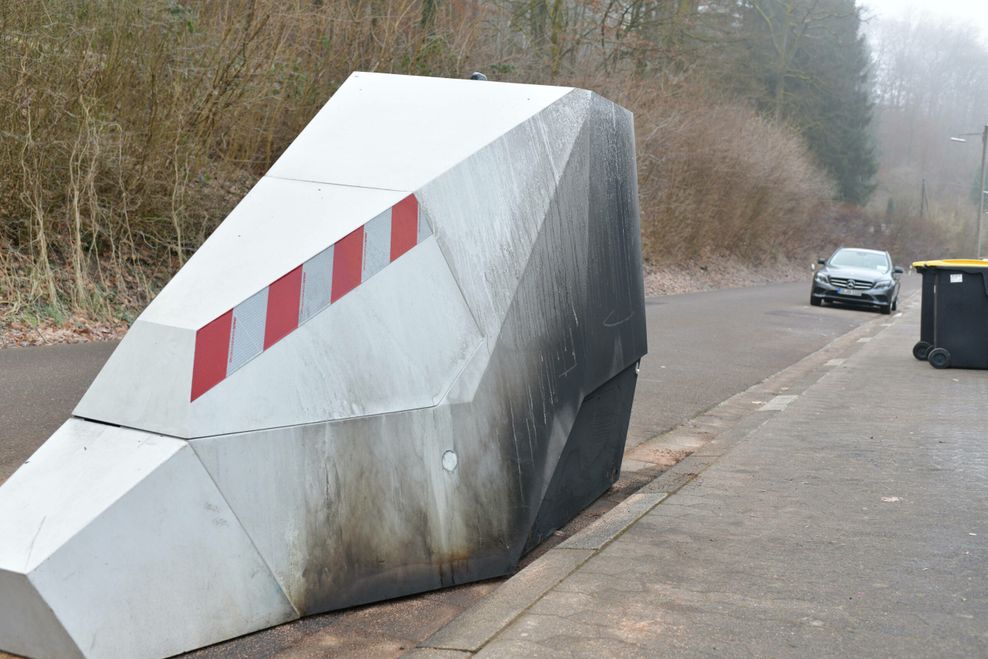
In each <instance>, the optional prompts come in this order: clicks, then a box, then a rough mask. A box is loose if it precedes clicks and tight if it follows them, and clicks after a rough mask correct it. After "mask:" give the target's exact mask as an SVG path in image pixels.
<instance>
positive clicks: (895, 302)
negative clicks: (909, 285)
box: [892, 298, 899, 311]
mask: <svg viewBox="0 0 988 659" xmlns="http://www.w3.org/2000/svg"><path fill="white" fill-rule="evenodd" d="M898 310H899V298H895V299H894V300H892V311H898Z"/></svg>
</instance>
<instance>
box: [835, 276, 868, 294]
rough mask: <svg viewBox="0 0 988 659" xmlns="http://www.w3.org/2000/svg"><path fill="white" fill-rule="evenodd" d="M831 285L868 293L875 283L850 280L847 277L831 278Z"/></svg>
mask: <svg viewBox="0 0 988 659" xmlns="http://www.w3.org/2000/svg"><path fill="white" fill-rule="evenodd" d="M830 283H831V284H833V285H834V286H836V287H837V288H846V289H848V290H851V291H866V290H868V289H869V288H872V287H873V286H874V285H875V282H873V281H866V280H864V279H848V278H846V277H831V278H830Z"/></svg>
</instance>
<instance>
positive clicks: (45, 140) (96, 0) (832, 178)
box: [0, 0, 985, 326]
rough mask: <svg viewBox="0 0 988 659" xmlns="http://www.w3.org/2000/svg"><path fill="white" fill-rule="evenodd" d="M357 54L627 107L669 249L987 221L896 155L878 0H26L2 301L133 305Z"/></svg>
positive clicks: (16, 307) (77, 307)
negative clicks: (575, 91) (878, 46)
mask: <svg viewBox="0 0 988 659" xmlns="http://www.w3.org/2000/svg"><path fill="white" fill-rule="evenodd" d="M890 39H891V38H890V37H885V38H884V40H883V42H882V43H883V44H886V46H885V48H886V50H888V48H890V47H891V46H888V45H887V44H889V43H891V42H890V41H889V40H890ZM882 52H885V51H882ZM981 55H982V57H983V56H984V52H983V51H982V52H981ZM355 70H374V71H388V72H396V73H410V74H419V75H435V76H449V77H463V76H466V75H468V74H469V73H470V72H471V71H474V70H479V71H483V72H485V73H486V74H487V75H488V76H489V77H490V78H491V79H492V80H504V81H517V82H535V83H543V84H559V85H578V86H582V87H587V88H590V89H593V90H595V91H598V92H599V93H601V94H603V95H605V96H608V97H609V98H612V99H614V100H616V101H618V102H620V103H622V104H624V105H625V106H626V107H628V108H629V109H631V110H632V111H633V112H634V113H635V115H636V131H637V139H638V156H639V170H638V171H639V185H640V194H641V208H642V232H643V238H644V245H645V250H646V251H645V256H646V260H647V262H648V263H649V267H651V268H656V269H662V268H670V267H676V266H677V265H689V266H695V265H696V264H698V263H700V264H702V263H703V262H705V261H715V260H718V259H729V260H734V261H736V262H739V263H744V264H745V265H746V266H748V267H752V268H758V267H765V268H771V267H775V266H784V267H790V268H791V267H793V264H806V265H808V264H809V263H810V262H811V259H812V258H814V257H815V256H816V255H817V254H823V253H824V252H829V250H830V249H832V248H833V247H834V246H836V245H837V244H839V243H852V242H855V243H867V244H870V245H875V246H880V247H885V248H888V249H890V250H892V251H893V253H894V254H896V255H897V256H899V257H900V258H901V259H902V260H903V261H905V260H907V259H910V258H913V257H916V256H929V255H934V256H941V255H945V254H950V253H952V252H953V251H955V250H956V249H957V248H958V247H959V245H961V244H962V243H963V242H964V241H968V242H969V233H970V228H971V225H972V224H973V217H971V218H970V219H965V218H964V217H963V215H964V214H965V213H967V212H968V209H971V210H970V215H971V216H973V207H972V206H971V201H970V199H969V198H967V197H966V196H964V197H963V198H961V199H959V200H958V201H955V202H951V203H950V204H947V203H943V204H939V203H938V204H932V205H924V206H923V207H922V209H921V210H922V212H920V209H919V208H918V207H915V208H914V206H913V205H910V203H907V202H906V201H904V200H905V199H907V198H908V194H907V190H908V189H909V186H910V185H911V183H907V182H904V181H911V180H912V179H910V178H909V176H910V175H908V174H907V175H904V176H902V177H898V176H899V174H900V173H901V171H902V167H903V166H904V165H902V163H908V162H912V161H915V160H916V158H915V154H913V153H911V152H910V153H907V154H904V155H901V156H900V162H899V164H887V163H885V162H884V161H883V162H882V166H881V167H879V155H881V154H880V150H879V147H881V146H882V145H881V144H878V143H876V136H878V137H881V136H882V135H883V133H882V132H881V131H876V129H875V121H874V119H875V117H876V116H879V117H884V116H885V115H886V108H885V105H884V104H892V105H894V104H895V103H899V104H901V103H904V102H905V101H903V100H901V99H899V98H898V97H895V99H891V98H890V96H889V94H890V93H891V92H888V91H885V87H887V86H888V85H889V84H890V83H888V75H886V68H885V67H884V65H883V66H879V67H877V70H878V71H879V72H880V73H881V74H882V75H880V76H879V77H878V78H877V83H876V82H875V81H876V78H875V77H874V76H873V75H872V73H873V72H874V71H875V70H876V68H875V67H873V66H872V65H871V60H870V55H869V50H868V47H867V45H866V42H865V41H864V37H863V35H862V22H861V16H860V14H859V10H858V9H857V8H856V6H855V2H854V0H709V1H704V2H699V0H651V1H646V0H609V1H602V0H588V1H583V2H581V1H576V0H490V1H485V2H480V1H478V0H304V1H303V0H277V1H276V0H226V1H224V2H208V1H206V0H199V1H193V0H187V1H185V2H177V1H175V0H140V1H135V0H93V1H92V2H85V3H80V2H75V1H73V0H0V322H2V323H4V325H6V326H10V325H11V324H17V325H18V326H23V325H25V324H27V325H32V324H35V323H41V322H46V323H48V324H51V325H59V324H61V323H63V322H66V321H68V320H70V319H72V318H76V319H79V318H82V319H87V320H102V321H124V322H126V321H128V320H130V319H132V317H133V314H135V313H136V312H137V311H139V310H140V309H141V308H142V307H143V306H144V305H145V304H146V303H147V301H148V300H149V299H150V298H151V297H152V296H153V295H154V293H155V292H156V291H157V290H158V289H159V288H160V287H161V286H162V285H163V283H164V282H166V281H167V279H168V278H169V277H170V276H171V274H172V273H174V272H175V270H176V269H178V268H179V267H181V265H182V264H183V263H184V261H185V260H186V259H187V258H188V257H189V256H190V255H191V254H192V253H193V252H194V251H195V249H196V248H197V246H198V245H199V244H200V243H201V242H202V241H203V240H204V239H205V238H206V237H207V236H208V235H209V234H210V232H211V231H212V230H213V229H214V228H215V227H216V225H217V224H218V223H219V222H220V221H221V220H222V219H223V218H224V217H225V215H226V214H227V213H228V212H229V210H230V209H231V208H232V207H233V205H234V204H235V203H236V202H237V201H238V200H239V199H240V198H241V197H242V195H243V194H244V193H246V191H247V190H248V189H249V188H250V187H251V186H252V185H253V183H254V182H255V181H256V180H257V179H258V177H260V176H261V175H262V174H263V173H264V171H266V169H267V168H268V167H269V166H270V165H271V163H272V162H273V161H274V160H275V159H276V158H277V156H278V155H279V154H280V153H281V151H282V150H283V149H284V148H285V147H286V146H287V145H288V144H289V143H290V142H291V140H292V139H293V138H294V137H295V135H297V133H298V132H299V131H300V130H301V129H302V127H303V126H304V125H305V124H306V123H307V121H308V120H309V119H310V118H311V117H312V116H313V115H314V114H315V112H316V111H317V110H318V109H319V108H320V107H321V106H322V104H323V103H325V102H326V100H327V99H328V98H329V97H330V96H331V95H332V93H333V92H334V91H335V89H336V88H337V87H338V86H339V85H340V84H341V83H342V82H343V80H345V79H346V77H347V76H348V75H349V74H350V73H351V72H352V71H355ZM982 70H985V69H984V67H983V68H982ZM876 84H877V85H878V89H879V92H880V93H878V95H877V99H878V101H879V102H880V103H881V104H883V105H880V106H879V107H878V108H877V110H876V107H875V106H874V104H873V102H874V99H875V98H876V96H875V94H874V89H875V85H876ZM917 84H918V83H917ZM883 85H884V87H883ZM982 88H984V87H983V86H982ZM917 103H918V102H917ZM896 107H898V106H896ZM975 128H977V126H975ZM945 148H946V147H945ZM896 153H898V152H896ZM910 159H912V160H910ZM876 173H877V175H878V176H877V178H876ZM893 173H894V175H893ZM897 177H898V178H897ZM900 178H901V180H900ZM961 180H962V181H963V182H964V183H967V182H968V181H969V180H970V179H963V178H962V179H961ZM876 184H877V185H878V187H879V192H880V194H881V198H882V200H883V201H882V202H876V201H874V199H875V195H873V191H874V190H875V188H876ZM945 185H946V184H945ZM869 202H871V205H870V206H869ZM883 203H884V205H882V204H883ZM962 211H963V212H962ZM965 223H967V224H965Z"/></svg>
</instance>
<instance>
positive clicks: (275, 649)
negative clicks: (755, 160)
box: [0, 276, 918, 657]
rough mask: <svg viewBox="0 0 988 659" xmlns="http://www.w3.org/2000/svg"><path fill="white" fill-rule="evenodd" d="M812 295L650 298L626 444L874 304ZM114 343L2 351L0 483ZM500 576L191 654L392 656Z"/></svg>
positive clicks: (770, 289)
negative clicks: (827, 303) (813, 299)
mask: <svg viewBox="0 0 988 659" xmlns="http://www.w3.org/2000/svg"><path fill="white" fill-rule="evenodd" d="M917 288H918V278H916V277H909V276H907V277H905V278H904V286H903V292H902V294H903V295H908V294H909V293H910V292H912V291H914V290H916V289H917ZM808 297H809V283H808V281H807V282H806V283H798V284H779V285H771V286H759V287H751V288H740V289H727V290H720V291H710V292H704V293H694V294H688V295H676V296H666V297H661V298H653V299H649V300H647V302H646V316H647V323H648V344H649V354H648V356H647V357H646V358H645V359H644V360H643V362H642V369H641V373H640V375H639V381H638V390H637V393H636V397H635V407H634V411H633V414H632V423H631V429H630V431H629V437H628V446H629V448H632V447H634V446H636V445H638V444H639V443H641V442H643V441H645V440H647V439H649V438H651V437H654V436H656V435H658V434H661V433H663V432H665V431H667V430H670V429H672V428H674V427H675V426H678V425H680V424H681V423H683V422H685V421H687V420H689V419H692V418H693V417H695V416H696V415H698V414H700V413H701V412H703V411H705V410H707V409H709V408H711V407H713V406H714V405H716V404H718V403H720V402H721V401H723V400H725V399H727V398H729V397H731V396H732V395H734V394H736V393H738V392H741V391H744V390H745V389H747V388H748V387H750V386H752V385H754V384H757V383H758V382H760V381H762V380H764V379H765V378H766V377H768V376H770V375H772V374H773V373H776V372H778V371H780V370H782V369H784V368H786V367H787V366H789V365H791V364H793V363H795V362H797V361H799V360H800V359H802V358H803V357H805V356H806V355H808V354H810V353H812V352H815V351H816V350H818V349H819V348H821V347H823V346H825V345H826V344H828V343H829V342H830V341H832V340H833V339H835V338H836V337H838V336H840V335H842V334H844V333H846V332H847V331H849V330H851V329H853V328H855V327H857V326H858V325H860V324H861V323H863V322H866V321H868V320H871V319H873V318H875V315H876V313H877V312H874V311H866V310H856V309H848V308H841V307H811V306H809V304H808ZM113 347H114V344H112V343H97V344H85V345H61V346H49V347H41V348H9V349H6V350H0V373H2V374H3V378H0V428H2V429H3V430H2V431H0V433H2V434H0V483H2V482H3V481H4V480H6V478H7V477H9V476H10V474H12V473H13V471H14V470H15V469H16V468H17V466H18V465H20V464H21V463H22V462H23V461H24V460H26V459H27V458H28V457H29V456H30V454H31V453H32V452H33V451H34V449H35V448H37V447H38V446H39V445H40V444H41V443H42V442H43V441H44V440H45V439H46V438H47V437H48V436H49V435H50V434H51V433H52V432H53V431H54V430H55V429H56V428H57V427H58V426H59V425H60V424H61V423H62V421H64V419H65V418H66V417H67V416H68V415H69V414H70V413H71V410H72V408H73V406H74V405H75V403H76V402H77V401H78V399H79V398H80V397H81V396H82V394H83V392H84V391H85V389H86V386H87V385H88V383H89V382H90V381H91V380H92V378H93V377H94V376H95V375H96V373H97V372H98V371H99V369H100V367H101V365H102V363H103V362H104V361H105V359H106V358H107V357H108V356H109V354H110V353H111V352H112V350H113ZM496 585H497V582H486V583H481V584H473V585H467V586H463V587H460V588H452V589H447V590H445V591H440V592H437V593H429V594H425V595H421V596H417V597H410V598H405V599H402V600H397V601H393V602H387V603H383V604H378V605H372V606H367V607H360V608H357V609H351V610H349V611H345V612H341V613H330V614H325V615H321V616H313V617H310V618H307V619H304V620H302V621H299V622H295V623H290V624H287V625H282V626H281V627H278V628H275V629H273V630H269V631H264V632H259V633H257V634H254V635H251V636H249V637H245V638H243V639H237V640H234V641H230V642H228V643H224V644H220V645H218V646H213V647H212V648H208V649H206V650H204V651H200V652H198V653H195V654H198V655H202V656H208V657H228V656H257V655H258V654H263V655H268V656H270V655H272V654H276V653H279V652H282V651H284V652H286V654H288V655H290V656H296V657H304V656H321V655H323V654H325V653H326V652H343V653H354V654H361V655H376V656H391V655H395V654H398V653H400V652H401V651H402V649H405V648H408V647H412V646H414V644H415V643H416V642H418V641H420V640H422V639H424V638H426V637H427V636H428V635H429V634H431V633H432V631H434V630H435V629H437V628H438V627H440V626H441V625H442V624H444V623H445V622H446V621H447V620H449V619H451V618H452V617H453V616H455V615H456V614H457V613H458V612H459V611H461V610H462V609H463V608H465V607H466V606H468V605H469V604H470V603H472V602H473V601H474V600H476V599H477V598H479V597H482V596H483V595H485V594H486V593H488V592H490V591H491V590H493V588H495V587H496Z"/></svg>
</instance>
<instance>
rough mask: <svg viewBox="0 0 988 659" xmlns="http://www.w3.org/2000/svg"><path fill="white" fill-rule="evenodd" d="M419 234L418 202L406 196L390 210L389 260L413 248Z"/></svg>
mask: <svg viewBox="0 0 988 659" xmlns="http://www.w3.org/2000/svg"><path fill="white" fill-rule="evenodd" d="M418 232H419V202H418V200H417V199H416V198H415V195H408V196H407V197H405V198H404V199H402V200H401V201H399V202H398V203H397V204H395V205H394V207H393V208H392V209H391V260H392V261H394V260H395V259H396V258H398V257H399V256H401V255H402V254H404V253H405V252H407V251H408V250H410V249H411V248H413V247H415V241H416V240H417V239H418Z"/></svg>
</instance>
